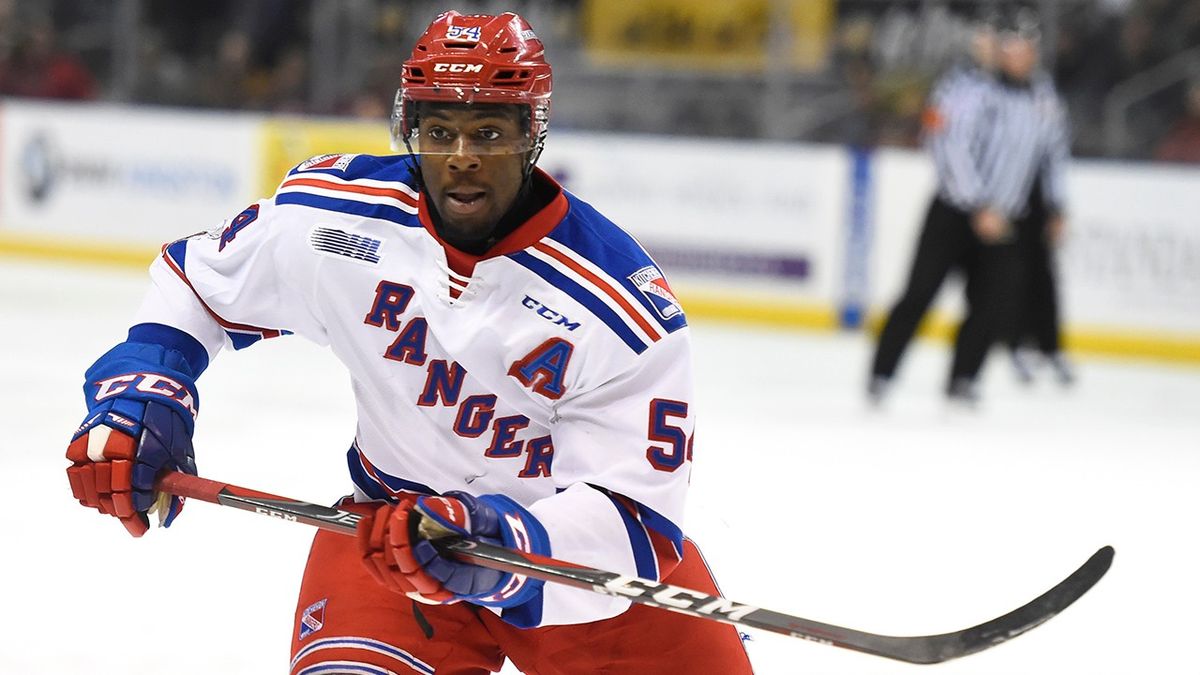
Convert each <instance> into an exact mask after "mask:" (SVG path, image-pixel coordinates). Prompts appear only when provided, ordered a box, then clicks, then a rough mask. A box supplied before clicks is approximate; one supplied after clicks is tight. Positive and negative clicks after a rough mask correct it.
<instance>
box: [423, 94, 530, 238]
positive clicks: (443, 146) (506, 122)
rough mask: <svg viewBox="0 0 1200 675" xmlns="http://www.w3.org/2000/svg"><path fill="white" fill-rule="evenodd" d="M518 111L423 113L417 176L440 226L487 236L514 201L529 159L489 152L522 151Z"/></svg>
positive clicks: (438, 109) (486, 108)
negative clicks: (423, 181)
mask: <svg viewBox="0 0 1200 675" xmlns="http://www.w3.org/2000/svg"><path fill="white" fill-rule="evenodd" d="M520 111H521V109H520V108H518V107H517V106H506V105H479V106H470V105H443V106H429V107H428V108H422V111H421V115H420V130H419V133H420V134H421V150H420V151H419V152H420V158H421V176H422V177H423V178H424V180H425V187H426V189H427V190H428V191H429V197H430V198H431V199H432V200H433V204H434V206H435V207H436V208H437V212H438V214H439V215H440V216H441V219H442V224H443V225H445V226H446V227H447V228H449V229H451V230H452V231H454V232H455V233H456V234H459V235H462V236H467V237H472V236H479V235H485V234H487V233H488V232H490V231H491V230H492V228H494V227H495V226H496V224H497V223H498V222H499V221H500V218H501V217H502V216H503V215H504V214H505V213H506V212H507V211H508V210H509V208H511V207H512V205H513V202H514V201H515V200H516V198H517V192H518V191H519V190H520V187H521V182H522V180H523V178H524V168H525V162H526V161H527V157H528V155H527V154H526V153H525V152H519V151H517V152H497V151H493V149H494V148H496V147H512V148H514V149H515V148H523V147H524V144H523V141H524V137H525V136H527V134H526V133H525V132H524V131H523V129H522V126H523V125H522V124H521V116H520ZM435 147H436V148H437V151H436V152H427V150H432V149H434V148H435Z"/></svg>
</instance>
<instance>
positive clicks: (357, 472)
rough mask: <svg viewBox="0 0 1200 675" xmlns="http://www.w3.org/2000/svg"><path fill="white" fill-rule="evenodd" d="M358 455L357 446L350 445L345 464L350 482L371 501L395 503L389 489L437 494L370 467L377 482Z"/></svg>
mask: <svg viewBox="0 0 1200 675" xmlns="http://www.w3.org/2000/svg"><path fill="white" fill-rule="evenodd" d="M358 453H359V449H358V446H357V445H351V446H350V449H349V450H347V451H346V464H347V465H348V466H349V467H350V480H351V481H353V483H354V485H355V486H357V487H358V489H360V490H362V491H363V494H365V495H367V496H368V497H370V498H371V499H382V500H386V501H395V500H396V498H395V497H394V496H392V493H391V492H389V491H388V490H389V489H390V490H393V491H396V492H415V493H418V494H425V495H436V494H437V490H434V489H433V488H431V487H429V486H428V485H422V484H421V483H417V482H414V481H410V480H405V479H403V478H400V477H398V476H393V475H391V474H388V473H385V472H383V471H381V470H380V469H379V467H372V468H373V469H374V470H375V475H377V476H379V480H376V479H375V478H373V477H372V476H371V474H369V473H367V469H366V467H364V466H363V464H362V460H361V459H360V458H359V455H358ZM381 481H382V483H381Z"/></svg>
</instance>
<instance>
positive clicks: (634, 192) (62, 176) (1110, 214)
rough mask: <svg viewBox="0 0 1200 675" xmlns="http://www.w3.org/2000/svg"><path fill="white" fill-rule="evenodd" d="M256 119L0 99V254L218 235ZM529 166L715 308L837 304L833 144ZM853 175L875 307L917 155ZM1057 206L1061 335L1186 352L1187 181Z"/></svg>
mask: <svg viewBox="0 0 1200 675" xmlns="http://www.w3.org/2000/svg"><path fill="white" fill-rule="evenodd" d="M267 120H268V118H266V117H264V116H261V115H253V114H221V113H211V112H184V111H179V110H166V109H154V108H144V107H143V108H139V107H121V106H114V105H97V104H50V103H31V102H24V101H13V100H7V99H6V100H3V101H0V250H3V240H4V236H5V235H10V236H16V237H21V236H25V237H39V238H42V239H46V240H49V241H51V242H61V243H64V244H71V243H79V242H82V243H84V244H85V245H90V244H92V243H95V242H104V243H109V244H112V245H113V246H116V247H122V246H128V247H130V248H135V247H142V248H144V247H150V246H153V247H157V246H158V245H160V244H161V243H163V242H166V241H170V240H172V239H175V238H177V237H181V236H185V235H187V234H191V233H193V232H196V231H199V230H203V229H208V228H210V227H212V226H214V225H217V224H218V223H220V222H221V221H223V220H224V219H226V218H228V217H230V216H231V215H233V214H236V213H237V212H239V211H240V210H241V209H242V208H244V206H245V205H246V204H247V203H249V202H250V201H252V200H253V199H256V198H258V197H259V196H260V195H259V191H260V189H261V188H260V186H261V184H262V181H263V175H264V173H265V169H264V165H265V164H266V163H267V161H268V160H267V158H266V157H265V156H264V149H263V139H264V137H265V134H266V130H265V127H266V125H265V122H266V121H267ZM541 166H542V167H543V168H545V169H546V170H548V171H549V172H550V173H552V174H554V175H556V176H558V177H559V178H561V179H562V180H563V181H564V183H565V185H566V186H567V188H568V189H570V190H571V191H573V192H575V193H576V194H578V195H579V196H580V197H581V198H583V199H584V200H586V201H588V202H589V203H591V204H593V205H595V206H596V207H597V208H598V209H599V210H600V211H601V212H602V213H604V214H605V215H607V216H608V217H609V218H611V219H612V220H613V221H615V222H616V223H618V224H619V225H621V226H622V227H624V228H626V229H628V230H629V231H630V232H632V233H633V234H634V235H635V236H637V237H638V238H639V239H640V240H641V241H642V242H643V243H644V244H646V246H647V247H648V248H649V249H650V251H651V253H652V254H654V255H656V256H658V257H660V262H661V263H662V264H663V266H664V268H666V269H667V271H668V273H669V274H670V275H671V277H672V280H673V281H675V282H676V283H677V284H678V285H680V286H681V287H685V291H687V294H694V295H697V296H699V295H701V294H707V295H708V296H711V297H722V296H723V297H724V299H725V304H724V305H723V306H722V307H723V308H722V309H720V310H717V311H719V312H725V313H727V314H730V315H732V316H736V311H737V309H738V304H739V303H743V302H745V303H753V302H755V301H759V302H762V301H763V300H766V301H767V302H768V303H778V304H777V307H778V308H779V310H780V311H781V312H786V311H787V309H788V308H789V307H796V306H803V307H806V308H815V309H816V310H818V311H827V314H828V315H830V316H832V314H833V312H834V310H835V309H836V308H838V306H839V305H840V304H841V302H842V300H843V298H842V297H841V296H842V293H843V289H842V283H843V281H842V280H843V278H844V277H845V275H846V255H847V253H846V251H845V248H846V245H845V241H846V237H847V231H848V229H849V225H848V220H849V214H850V206H851V205H850V203H849V201H850V195H849V193H850V181H851V178H850V176H851V163H850V153H849V152H848V150H847V149H846V148H842V147H836V146H816V145H801V144H771V143H763V142H745V141H739V142H734V141H713V140H695V139H669V138H662V137H652V136H634V135H613V134H583V133H574V132H564V131H555V132H554V133H552V134H551V136H550V140H549V142H548V146H547V150H546V153H545V155H544V157H543V159H542V162H541ZM870 175H871V182H870V192H869V194H870V196H871V201H872V203H871V205H870V208H869V209H868V214H869V218H870V219H871V221H872V222H871V224H870V226H869V230H870V233H871V237H872V245H871V247H870V252H869V255H870V260H869V277H868V278H869V281H868V283H869V293H868V305H869V307H870V309H873V310H875V311H877V312H878V311H880V310H884V309H886V308H887V307H889V306H890V305H891V304H892V303H893V302H894V300H895V299H896V297H897V294H898V293H899V291H900V289H901V286H902V284H903V283H904V281H905V278H906V276H907V274H908V267H909V265H910V263H911V257H912V251H913V248H914V245H915V243H916V239H917V235H918V233H919V230H920V226H921V221H922V218H923V216H924V212H925V209H926V208H927V206H928V202H929V199H930V197H931V195H932V193H933V189H934V186H933V172H932V166H931V164H930V162H929V160H928V158H927V157H926V155H925V154H924V153H921V152H915V151H909V150H895V149H883V150H880V151H878V152H876V153H875V155H874V159H873V160H872V164H871V170H870ZM1068 193H1069V203H1068V213H1069V225H1070V236H1069V238H1068V240H1067V242H1066V245H1065V247H1064V249H1063V251H1062V255H1061V259H1060V263H1061V265H1060V267H1061V271H1062V274H1061V278H1062V292H1063V294H1064V303H1063V306H1064V315H1065V319H1066V323H1067V325H1068V327H1069V328H1071V329H1072V330H1073V331H1084V330H1089V331H1098V332H1100V333H1103V332H1106V331H1107V332H1112V333H1125V334H1131V335H1133V334H1149V335H1151V336H1152V337H1161V338H1164V339H1167V340H1171V339H1175V340H1177V341H1180V342H1183V343H1187V344H1196V343H1200V337H1198V336H1200V217H1198V216H1197V215H1196V214H1197V213H1200V169H1187V168H1165V167H1156V166H1152V165H1136V164H1117V163H1098V162H1074V163H1072V165H1071V167H1070V170H1069V172H1068ZM668 254H674V255H676V256H679V255H682V256H683V258H684V259H685V260H687V262H688V264H687V265H684V264H683V263H678V262H677V261H678V260H679V258H678V257H677V258H676V259H675V260H670V259H667V258H666V257H664V256H666V255H668ZM689 256H690V257H689ZM677 264H678V265H679V267H676V266H675V265H677ZM756 265H757V266H758V267H756ZM764 270H765V271H764ZM959 288H960V286H959V284H958V282H957V281H955V280H952V281H951V282H950V283H949V284H948V289H947V291H946V292H943V294H942V296H941V298H940V299H939V301H938V307H939V308H941V309H943V310H947V311H948V312H949V313H950V314H951V315H954V314H957V312H958V310H959V308H960V307H961V304H962V302H961V295H962V294H961V293H960V292H957V290H958V289H959Z"/></svg>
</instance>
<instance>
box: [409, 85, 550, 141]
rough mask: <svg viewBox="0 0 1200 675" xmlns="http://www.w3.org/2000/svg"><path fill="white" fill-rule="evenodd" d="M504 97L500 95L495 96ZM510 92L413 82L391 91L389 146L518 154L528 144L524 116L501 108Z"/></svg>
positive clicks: (511, 101)
mask: <svg viewBox="0 0 1200 675" xmlns="http://www.w3.org/2000/svg"><path fill="white" fill-rule="evenodd" d="M500 96H503V98H500ZM512 99H513V92H511V91H499V92H498V91H495V90H486V89H484V90H473V89H469V88H458V87H413V88H408V89H401V90H400V91H397V92H396V101H395V104H394V105H393V108H392V150H394V151H396V152H404V151H409V152H413V153H415V154H419V155H519V154H523V153H526V152H529V151H531V150H532V149H533V146H534V143H533V139H532V138H531V137H530V133H529V128H528V120H527V119H522V117H521V116H520V115H516V114H514V113H513V112H511V110H509V109H506V108H503V107H501V106H502V105H512V104H513V100H512Z"/></svg>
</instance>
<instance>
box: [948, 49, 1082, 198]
mask: <svg viewBox="0 0 1200 675" xmlns="http://www.w3.org/2000/svg"><path fill="white" fill-rule="evenodd" d="M929 104H930V108H929V111H928V114H927V116H926V128H925V134H926V136H925V140H926V145H927V146H928V148H929V150H930V151H931V153H932V154H933V160H934V164H935V166H936V168H937V179H938V195H939V196H940V197H941V198H942V199H944V200H946V201H947V202H949V203H951V204H953V205H954V206H957V207H958V208H961V209H963V210H964V211H975V210H977V209H981V208H988V207H990V208H994V209H996V210H998V211H999V212H1000V213H1002V214H1003V215H1005V216H1006V217H1008V218H1010V219H1012V218H1017V217H1020V216H1021V215H1023V214H1024V212H1025V210H1026V206H1027V205H1028V202H1029V194H1030V190H1031V189H1032V187H1033V181H1034V180H1037V179H1039V177H1040V180H1041V181H1042V186H1041V187H1042V195H1043V199H1044V200H1045V202H1046V206H1047V207H1048V208H1049V209H1050V210H1051V211H1053V212H1059V211H1061V210H1062V207H1063V198H1064V188H1065V185H1064V184H1063V172H1064V170H1065V166H1066V162H1067V159H1068V158H1069V152H1070V151H1069V146H1068V141H1069V138H1068V135H1067V125H1066V114H1065V110H1064V108H1063V105H1062V102H1061V100H1060V99H1059V97H1058V93H1057V91H1056V90H1055V88H1054V83H1053V82H1052V81H1051V79H1050V77H1049V76H1048V75H1046V74H1044V73H1036V74H1035V75H1034V77H1033V78H1032V79H1031V80H1030V83H1029V84H1028V86H1021V85H1013V84H1007V83H1004V82H1002V81H1000V80H998V79H997V78H996V77H994V76H993V75H991V74H990V73H987V72H985V71H983V70H980V69H979V68H974V67H960V68H956V69H954V70H951V71H950V72H949V73H947V74H946V75H945V76H943V77H942V78H941V79H940V80H939V81H938V83H937V84H936V85H935V86H934V89H933V92H932V93H931V95H930V102H929Z"/></svg>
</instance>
